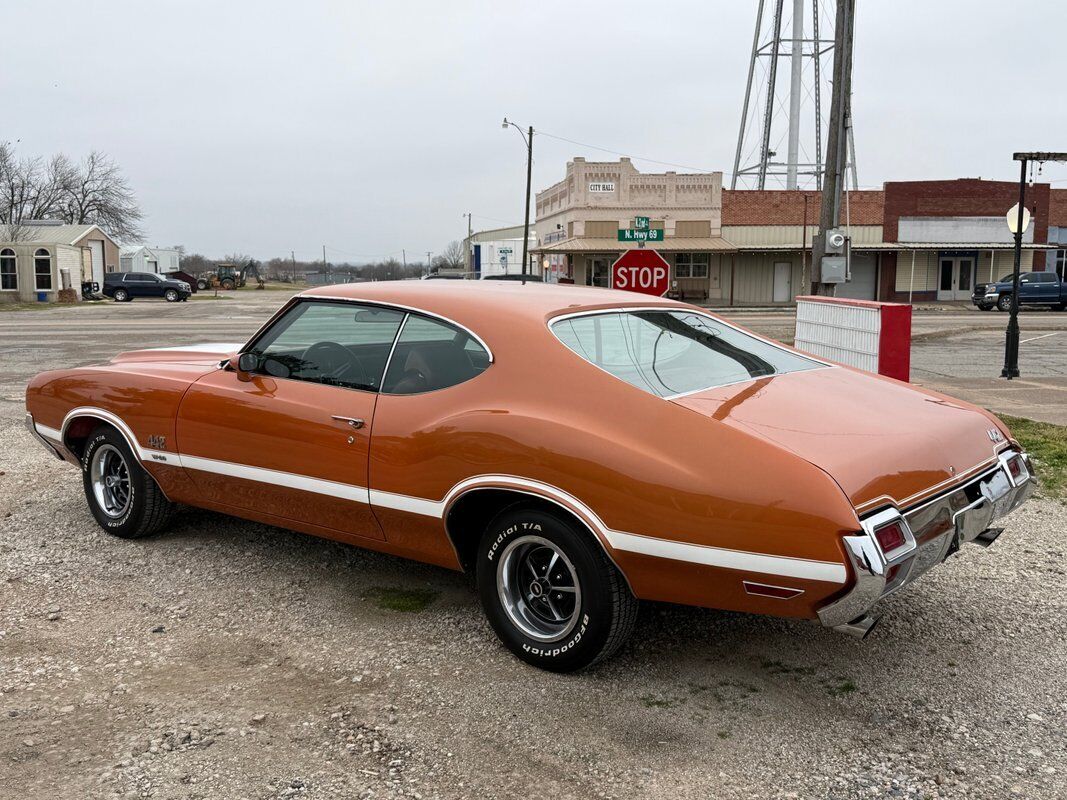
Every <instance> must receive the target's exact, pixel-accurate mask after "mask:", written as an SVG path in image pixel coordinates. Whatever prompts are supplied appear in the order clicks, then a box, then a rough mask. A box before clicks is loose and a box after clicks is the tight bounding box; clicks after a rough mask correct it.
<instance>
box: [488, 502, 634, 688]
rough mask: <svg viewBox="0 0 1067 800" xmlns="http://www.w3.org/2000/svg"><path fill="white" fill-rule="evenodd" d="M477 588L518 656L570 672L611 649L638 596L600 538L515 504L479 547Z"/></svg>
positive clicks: (625, 630) (621, 637)
mask: <svg viewBox="0 0 1067 800" xmlns="http://www.w3.org/2000/svg"><path fill="white" fill-rule="evenodd" d="M477 581H478V594H479V596H480V597H481V601H482V607H483V608H484V609H485V613H486V616H487V617H488V618H489V623H490V624H491V625H492V626H493V630H494V631H496V634H497V636H499V637H500V640H501V641H502V642H503V643H504V645H505V646H506V647H507V648H508V649H509V650H511V652H512V653H514V654H515V655H516V656H518V657H519V658H520V659H522V660H523V661H525V662H526V663H527V664H532V665H533V666H535V667H540V668H541V669H545V670H550V671H552V672H573V671H575V670H579V669H584V668H585V667H588V666H591V665H593V664H595V663H596V662H598V661H601V660H604V659H606V658H608V657H610V656H611V655H613V654H614V653H615V652H616V651H617V650H618V649H619V647H620V646H621V645H622V644H623V642H625V641H626V638H627V637H628V636H629V635H630V632H631V631H632V630H633V626H634V622H635V620H636V619H637V608H638V601H637V599H636V598H635V597H634V596H633V595H632V594H631V593H630V589H629V587H628V586H627V585H626V582H625V581H624V580H623V577H622V574H621V573H620V572H619V571H618V569H616V568H615V565H614V564H612V563H611V561H610V560H609V559H608V557H607V555H605V553H604V550H603V548H601V546H600V544H599V543H598V542H597V541H596V540H595V539H594V538H593V537H592V535H590V534H588V533H587V532H586V531H584V530H579V529H578V528H577V527H576V526H575V525H574V524H573V523H571V522H570V521H568V520H566V519H564V518H563V517H561V516H557V515H555V514H551V513H547V512H545V511H541V510H538V509H534V508H523V507H521V506H518V507H516V506H513V507H512V508H509V509H506V510H504V511H503V512H501V513H500V514H499V515H498V516H497V517H496V518H495V519H494V520H493V522H492V523H490V525H489V527H488V528H487V529H486V531H485V533H484V534H483V536H482V540H481V543H480V544H479V546H478V563H477Z"/></svg>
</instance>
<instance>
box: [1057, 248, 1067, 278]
mask: <svg viewBox="0 0 1067 800" xmlns="http://www.w3.org/2000/svg"><path fill="white" fill-rule="evenodd" d="M1064 273H1067V250H1057V251H1056V274H1057V275H1059V276H1060V280H1063V278H1064Z"/></svg>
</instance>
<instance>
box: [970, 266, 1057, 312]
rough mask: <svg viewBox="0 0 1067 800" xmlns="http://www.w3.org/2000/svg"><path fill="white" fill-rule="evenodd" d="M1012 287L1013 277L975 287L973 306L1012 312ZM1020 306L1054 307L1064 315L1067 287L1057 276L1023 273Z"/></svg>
mask: <svg viewBox="0 0 1067 800" xmlns="http://www.w3.org/2000/svg"><path fill="white" fill-rule="evenodd" d="M1011 284H1012V276H1011V275H1010V274H1008V275H1005V276H1004V277H1003V278H1001V279H1000V280H999V281H997V282H996V283H979V284H976V285H975V287H974V294H973V295H971V302H972V303H974V304H975V305H976V306H977V307H978V308H979V309H980V310H982V311H989V310H990V309H993V308H996V309H999V310H1000V311H1010V310H1011ZM1019 305H1020V306H1052V307H1053V308H1055V309H1056V310H1057V311H1063V310H1064V309H1065V308H1067V283H1064V282H1063V281H1062V280H1061V279H1060V276H1059V275H1057V274H1056V273H1055V272H1023V273H1021V274H1020V275H1019Z"/></svg>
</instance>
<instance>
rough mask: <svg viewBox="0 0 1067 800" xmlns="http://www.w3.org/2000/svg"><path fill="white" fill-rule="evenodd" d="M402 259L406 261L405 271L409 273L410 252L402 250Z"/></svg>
mask: <svg viewBox="0 0 1067 800" xmlns="http://www.w3.org/2000/svg"><path fill="white" fill-rule="evenodd" d="M400 257H401V258H402V259H403V260H404V271H405V272H407V268H408V251H407V250H404V249H403V248H401V250H400Z"/></svg>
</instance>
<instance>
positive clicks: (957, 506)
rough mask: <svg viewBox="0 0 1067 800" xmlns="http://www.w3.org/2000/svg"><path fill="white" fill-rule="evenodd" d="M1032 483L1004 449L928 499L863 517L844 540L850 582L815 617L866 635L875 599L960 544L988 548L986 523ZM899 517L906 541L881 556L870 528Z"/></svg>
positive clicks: (991, 531)
mask: <svg viewBox="0 0 1067 800" xmlns="http://www.w3.org/2000/svg"><path fill="white" fill-rule="evenodd" d="M1016 457H1020V458H1021V459H1022V464H1023V469H1022V471H1021V474H1020V475H1019V477H1018V478H1012V475H1011V471H1010V470H1009V468H1008V464H1009V462H1010V461H1012V460H1013V459H1015V458H1016ZM1034 484H1035V480H1034V477H1033V472H1032V470H1031V468H1030V459H1029V458H1028V457H1027V455H1026V454H1025V453H1019V452H1017V451H1015V450H1006V451H1004V452H1002V453H1000V455H999V456H998V463H997V465H996V466H994V467H991V468H990V469H989V470H987V471H986V472H984V473H982V474H981V475H979V476H978V477H976V478H974V479H972V480H970V481H968V482H967V483H965V484H963V485H962V486H958V487H956V488H954V489H952V490H950V491H949V492H947V493H945V494H942V495H940V496H938V497H936V498H934V499H933V500H928V501H926V502H924V503H922V504H920V505H918V506H916V507H914V508H911V509H908V510H906V511H904V512H900V511H898V510H897V509H892V508H891V509H885V510H883V511H879V512H877V513H876V514H874V515H872V516H870V517H867V518H866V519H864V520H863V532H862V533H859V534H856V535H854V536H846V537H844V540H843V543H844V547H845V554H846V557H847V558H848V561H849V564H850V566H851V571H852V574H853V576H854V577H855V581H854V583H853V585H852V587H851V588H850V589H849V590H848V591H847V592H846V593H845V594H844V595H843V596H841V597H839V598H838V599H836V600H833V601H831V602H830V603H827V604H826V605H825V606H823V607H822V608H820V609H819V610H818V612H817V613H818V615H819V621H820V622H822V624H823V625H826V626H828V627H832V628H836V629H838V630H841V631H843V632H845V633H849V634H851V635H854V636H858V637H860V638H862V637H864V636H866V635H867V634H868V633H869V632H870V631H871V629H872V628H873V627H874V622H875V621H876V620H875V619H874V618H873V617H871V616H870V614H869V612H870V611H871V609H872V608H873V607H874V605H875V603H877V602H878V600H879V599H881V598H882V597H885V596H886V595H888V594H892V593H893V592H895V591H897V590H899V589H901V588H903V587H904V586H906V585H907V584H909V583H911V582H912V581H914V580H915V579H916V578H918V577H919V576H920V575H922V574H923V573H924V572H926V571H927V570H928V569H930V568H931V567H933V566H935V565H936V564H940V563H941V562H942V561H944V560H945V559H946V558H948V557H949V556H950V555H952V554H953V553H955V552H956V551H957V550H959V548H960V545H962V544H966V543H974V544H978V545H982V546H985V547H988V546H989V545H990V544H992V543H993V540H994V539H996V538H997V536H998V535H999V534H1000V530H999V529H997V528H992V527H990V526H991V525H992V524H993V523H994V522H995V521H996V520H998V519H1001V518H1002V517H1004V516H1006V515H1007V514H1010V513H1011V512H1012V511H1014V510H1015V509H1016V508H1018V507H1019V506H1020V505H1021V504H1022V503H1023V502H1024V501H1025V500H1026V499H1027V498H1028V497H1029V496H1030V494H1031V492H1032V491H1033V489H1034ZM901 519H902V520H903V521H904V523H905V524H906V532H907V539H908V542H907V545H906V546H904V547H901V548H898V549H899V550H900V551H901V552H899V553H897V551H891V553H890V557H889V558H886V556H885V554H884V553H883V552H882V548H881V547H880V546H879V544H878V540H877V539H876V538H875V536H874V530H875V528H877V527H878V526H879V524H881V523H884V522H885V521H887V520H901Z"/></svg>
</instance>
